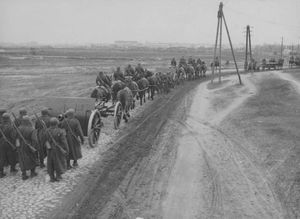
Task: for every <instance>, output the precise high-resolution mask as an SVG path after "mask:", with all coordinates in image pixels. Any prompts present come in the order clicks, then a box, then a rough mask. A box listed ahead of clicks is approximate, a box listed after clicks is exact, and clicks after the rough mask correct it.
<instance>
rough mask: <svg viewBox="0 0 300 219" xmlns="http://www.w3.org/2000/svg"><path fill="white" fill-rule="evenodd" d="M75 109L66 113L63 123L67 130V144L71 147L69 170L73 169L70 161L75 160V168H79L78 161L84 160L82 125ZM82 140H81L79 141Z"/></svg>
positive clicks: (68, 162) (68, 161)
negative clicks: (76, 116)
mask: <svg viewBox="0 0 300 219" xmlns="http://www.w3.org/2000/svg"><path fill="white" fill-rule="evenodd" d="M74 114H75V111H74V109H69V110H68V111H67V112H66V118H65V119H64V120H63V121H62V124H61V126H62V128H63V129H65V130H66V134H67V142H68V146H69V156H68V159H67V169H70V168H71V164H70V160H73V167H77V166H78V162H77V160H79V159H80V158H82V153H81V144H84V137H83V132H82V129H81V125H80V123H79V121H78V119H76V118H75V117H74V116H75V115H74ZM78 138H80V140H79V139H78Z"/></svg>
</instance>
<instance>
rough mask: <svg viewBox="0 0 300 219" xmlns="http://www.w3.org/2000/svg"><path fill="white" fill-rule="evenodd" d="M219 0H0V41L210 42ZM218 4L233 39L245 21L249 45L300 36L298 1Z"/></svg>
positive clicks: (230, 0)
mask: <svg viewBox="0 0 300 219" xmlns="http://www.w3.org/2000/svg"><path fill="white" fill-rule="evenodd" d="M219 2H220V1H216V0H85V1H84V0H0V42H13V43H22V42H30V41H36V42H39V43H47V44H55V43H110V42H114V41H115V40H134V41H140V42H146V41H150V42H180V43H200V44H202V43H209V44H213V43H214V38H215V34H216V26H217V10H218V5H219ZM223 3H224V15H225V18H226V21H227V24H228V26H229V30H230V33H231V35H232V40H233V43H242V42H244V41H245V39H244V38H245V37H244V35H245V33H243V31H244V29H245V26H246V25H247V24H249V25H250V26H253V37H252V40H253V44H261V43H267V42H269V43H280V40H281V36H283V37H284V39H285V42H286V43H294V44H297V43H298V42H299V41H300V16H299V12H300V0H224V1H223ZM297 13H298V15H297ZM223 30H224V31H225V29H223ZM223 36H226V35H225V32H223ZM225 40H226V41H225V42H226V43H227V42H228V41H227V39H225Z"/></svg>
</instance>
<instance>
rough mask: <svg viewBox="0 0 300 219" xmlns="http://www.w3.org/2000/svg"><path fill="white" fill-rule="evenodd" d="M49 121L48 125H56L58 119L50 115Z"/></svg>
mask: <svg viewBox="0 0 300 219" xmlns="http://www.w3.org/2000/svg"><path fill="white" fill-rule="evenodd" d="M49 123H50V126H57V125H58V123H59V121H58V119H57V118H56V117H52V118H50V121H49Z"/></svg>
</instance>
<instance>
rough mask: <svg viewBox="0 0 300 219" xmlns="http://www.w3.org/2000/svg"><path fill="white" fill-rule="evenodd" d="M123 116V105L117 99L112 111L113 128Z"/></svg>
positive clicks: (119, 122) (116, 126) (117, 126)
mask: <svg viewBox="0 0 300 219" xmlns="http://www.w3.org/2000/svg"><path fill="white" fill-rule="evenodd" d="M122 118H123V107H122V104H121V103H120V102H119V101H118V102H117V103H116V105H115V112H114V128H115V129H118V128H119V126H120V124H121V121H122Z"/></svg>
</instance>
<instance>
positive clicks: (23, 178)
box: [22, 171, 29, 180]
mask: <svg viewBox="0 0 300 219" xmlns="http://www.w3.org/2000/svg"><path fill="white" fill-rule="evenodd" d="M28 178H29V177H28V176H27V174H26V171H22V180H26V179H28Z"/></svg>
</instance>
